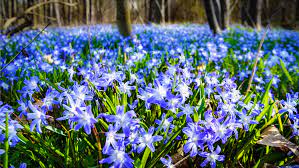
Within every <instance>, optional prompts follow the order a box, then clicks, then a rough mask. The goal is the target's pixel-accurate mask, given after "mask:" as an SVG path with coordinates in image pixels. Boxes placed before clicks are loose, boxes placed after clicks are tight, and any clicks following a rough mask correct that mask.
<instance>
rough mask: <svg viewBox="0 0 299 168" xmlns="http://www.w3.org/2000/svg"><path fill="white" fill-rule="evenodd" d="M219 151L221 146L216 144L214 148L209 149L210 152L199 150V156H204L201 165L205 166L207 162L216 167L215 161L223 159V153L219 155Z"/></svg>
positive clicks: (213, 167)
mask: <svg viewBox="0 0 299 168" xmlns="http://www.w3.org/2000/svg"><path fill="white" fill-rule="evenodd" d="M220 152H221V148H220V147H219V146H217V148H216V150H215V151H213V149H212V150H211V153H208V152H200V153H199V155H200V156H201V157H205V158H206V159H205V160H204V161H203V162H202V163H201V164H200V166H201V167H205V166H206V165H207V164H208V163H209V162H210V165H211V167H212V168H215V167H216V161H220V162H222V161H224V158H225V157H224V155H219V153H220Z"/></svg>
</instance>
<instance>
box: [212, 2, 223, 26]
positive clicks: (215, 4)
mask: <svg viewBox="0 0 299 168" xmlns="http://www.w3.org/2000/svg"><path fill="white" fill-rule="evenodd" d="M212 4H213V8H214V13H215V15H216V18H217V22H218V25H219V27H220V28H222V27H223V26H222V16H221V15H222V14H221V6H220V5H221V4H220V0H212Z"/></svg>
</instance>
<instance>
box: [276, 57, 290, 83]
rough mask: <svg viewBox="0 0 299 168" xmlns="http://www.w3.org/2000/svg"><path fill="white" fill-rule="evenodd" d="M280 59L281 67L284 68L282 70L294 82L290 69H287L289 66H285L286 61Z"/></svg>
mask: <svg viewBox="0 0 299 168" xmlns="http://www.w3.org/2000/svg"><path fill="white" fill-rule="evenodd" d="M279 61H280V66H281V68H282V71H283V72H284V74H285V75H286V76H287V78H288V80H289V81H290V82H291V83H292V84H293V80H292V77H291V75H290V74H289V71H288V70H287V68H286V66H285V64H284V62H283V61H282V60H281V59H279Z"/></svg>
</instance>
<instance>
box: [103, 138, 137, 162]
mask: <svg viewBox="0 0 299 168" xmlns="http://www.w3.org/2000/svg"><path fill="white" fill-rule="evenodd" d="M125 148H126V147H125V145H124V141H123V140H119V141H118V143H117V146H116V148H114V149H112V148H110V149H109V150H108V152H107V154H109V157H108V158H104V159H102V160H100V161H99V163H100V164H104V163H108V164H111V163H113V164H112V166H111V167H115V168H122V167H125V168H133V162H134V160H133V159H131V158H130V156H129V155H128V154H127V153H126V152H125Z"/></svg>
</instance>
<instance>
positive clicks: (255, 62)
mask: <svg viewBox="0 0 299 168" xmlns="http://www.w3.org/2000/svg"><path fill="white" fill-rule="evenodd" d="M268 29H269V25H268V26H267V28H266V31H265V32H264V34H263V37H262V39H261V41H260V44H259V48H258V50H257V53H256V56H255V61H254V65H253V68H252V72H251V76H250V79H249V83H248V87H247V89H246V93H245V95H247V93H248V92H249V91H250V87H251V84H252V80H253V77H254V74H255V71H256V66H257V63H258V58H259V53H260V51H261V48H262V45H263V43H264V41H265V37H266V34H267V31H268Z"/></svg>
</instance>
